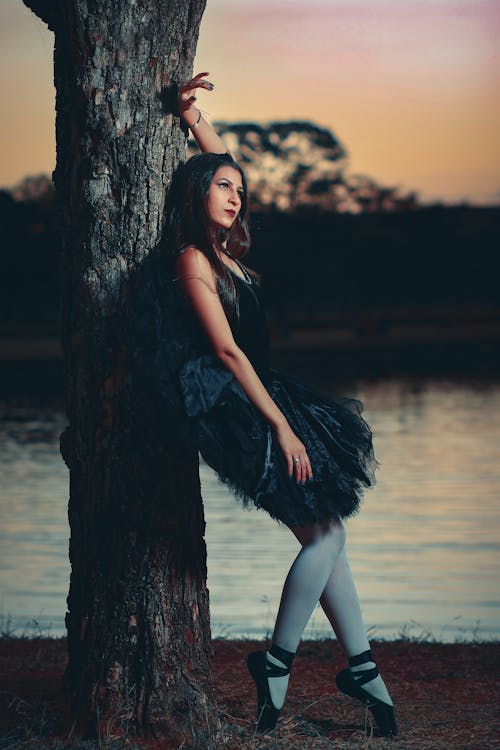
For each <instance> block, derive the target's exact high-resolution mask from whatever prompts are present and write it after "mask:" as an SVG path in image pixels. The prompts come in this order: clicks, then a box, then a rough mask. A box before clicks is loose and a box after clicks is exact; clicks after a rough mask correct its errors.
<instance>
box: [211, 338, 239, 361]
mask: <svg viewBox="0 0 500 750" xmlns="http://www.w3.org/2000/svg"><path fill="white" fill-rule="evenodd" d="M215 353H216V355H217V357H218V358H219V359H220V360H222V362H224V364H229V363H231V362H237V361H238V360H239V359H240V358H241V355H242V354H243V352H242V351H241V349H240V348H239V347H238V346H237V345H236V344H234V343H233V344H224V345H223V346H220V347H218V348H217V349H216V351H215Z"/></svg>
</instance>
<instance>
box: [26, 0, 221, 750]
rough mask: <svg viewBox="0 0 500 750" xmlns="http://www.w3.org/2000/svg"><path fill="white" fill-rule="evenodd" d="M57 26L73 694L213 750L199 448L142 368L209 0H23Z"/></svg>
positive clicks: (89, 724) (95, 711)
mask: <svg viewBox="0 0 500 750" xmlns="http://www.w3.org/2000/svg"><path fill="white" fill-rule="evenodd" d="M24 2H25V4H26V5H27V6H28V7H31V8H32V9H33V10H34V12H36V13H37V15H39V16H40V17H41V18H43V20H45V22H46V23H48V25H49V27H50V28H52V29H53V30H54V31H55V53H54V69H55V86H56V137H57V165H56V169H55V172H54V175H53V177H54V182H55V186H56V194H57V201H58V211H59V220H60V226H61V233H62V255H61V264H60V273H61V281H62V284H61V286H62V290H63V292H62V301H61V322H62V343H63V350H64V362H65V386H66V402H67V415H68V421H69V425H68V428H67V429H66V430H65V432H64V433H63V434H62V435H61V452H62V455H63V457H64V460H65V461H66V463H67V464H68V467H69V469H70V498H69V507H68V515H69V522H70V527H71V538H70V545H69V553H70V560H71V582H70V590H69V595H68V599H67V603H68V612H67V613H66V626H67V630H68V651H69V664H68V668H67V671H66V675H65V683H64V685H65V689H66V691H67V694H68V696H69V698H70V704H71V707H72V714H73V716H74V718H75V719H76V723H77V727H78V730H79V731H81V732H84V733H85V734H96V733H97V732H100V734H101V737H102V736H105V735H108V736H109V734H110V733H111V734H117V733H120V732H121V731H126V730H128V731H132V732H133V733H134V732H138V733H146V734H153V735H155V736H158V737H171V738H172V741H174V740H175V742H176V743H177V744H176V745H175V746H176V747H177V746H178V745H179V744H181V743H182V742H183V741H184V742H186V743H187V744H186V745H185V746H186V747H196V748H204V750H206V749H207V748H209V747H212V746H213V743H214V742H215V739H214V738H215V736H216V730H217V718H216V717H217V713H216V710H215V699H214V693H213V690H212V687H211V683H210V648H211V646H210V622H209V609H208V591H207V587H206V548H205V542H204V528H205V523H204V518H203V506H202V501H201V496H200V482H199V474H198V455H197V452H196V451H193V450H192V449H191V450H189V451H188V452H187V448H186V447H185V446H184V445H182V444H181V445H178V444H177V440H176V435H175V427H174V423H173V422H172V420H170V419H169V414H168V413H165V412H163V413H162V411H161V409H159V408H158V405H155V403H154V402H153V400H152V399H147V398H145V397H144V394H141V392H140V388H139V387H138V385H137V383H136V382H135V379H134V375H133V368H132V356H133V350H134V336H133V331H134V320H133V317H134V305H133V304H132V300H133V299H134V290H136V289H137V287H138V285H141V284H143V283H146V279H147V268H148V266H149V263H148V258H149V256H150V254H151V253H152V252H153V251H154V250H155V248H157V247H158V245H159V243H160V238H161V233H162V229H163V210H164V201H165V192H166V189H167V187H168V185H169V183H170V180H171V176H172V173H173V171H174V170H175V168H176V166H177V164H178V163H179V162H180V161H181V160H183V159H184V158H185V147H186V139H185V134H184V132H183V130H182V129H181V127H180V123H179V119H178V118H177V117H176V116H175V115H174V114H173V113H171V112H170V113H169V112H168V111H166V105H165V96H164V94H165V91H166V90H168V87H169V86H170V85H171V83H172V82H173V81H179V80H184V79H186V78H188V77H189V76H190V75H191V72H192V63H193V59H194V55H195V49H196V42H197V38H198V31H199V24H200V21H201V16H202V14H203V10H204V5H205V0H185V1H182V2H181V0H177V2H174V1H173V0H171V1H170V2H167V1H166V0H120V2H116V1H114V0H100V1H99V2H98V3H96V2H92V0H59V1H58V2H57V3H56V2H54V0H47V2H43V0H24Z"/></svg>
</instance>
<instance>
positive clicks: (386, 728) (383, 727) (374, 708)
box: [335, 667, 398, 737]
mask: <svg viewBox="0 0 500 750" xmlns="http://www.w3.org/2000/svg"><path fill="white" fill-rule="evenodd" d="M357 674H359V675H361V676H360V677H358V678H354V677H353V675H352V672H351V670H350V669H343V670H342V672H339V673H338V675H337V676H336V678H335V682H336V683H337V687H338V689H339V690H340V691H341V692H342V693H344V694H345V695H349V696H350V697H351V698H357V700H360V701H361V702H362V703H364V704H365V705H366V706H367V707H368V708H369V709H370V711H371V712H372V715H373V718H374V719H375V722H376V724H377V726H378V728H379V730H380V733H381V734H382V735H383V736H384V737H396V735H397V733H398V726H397V724H396V716H395V713H394V706H391V705H390V704H389V703H385V702H384V701H381V700H380V698H376V697H375V696H374V695H371V693H369V692H368V690H365V688H364V687H363V685H364V684H365V683H366V682H369V681H370V680H373V679H374V678H375V677H377V675H378V669H377V668H376V667H374V668H373V669H367V670H366V674H365V673H363V672H358V673H357Z"/></svg>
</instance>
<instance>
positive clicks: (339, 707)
mask: <svg viewBox="0 0 500 750" xmlns="http://www.w3.org/2000/svg"><path fill="white" fill-rule="evenodd" d="M259 647H262V644H257V643H255V642H250V641H243V640H242V641H239V640H238V641H229V640H217V641H214V658H213V675H214V682H215V685H216V688H217V692H218V699H219V709H220V717H221V720H222V725H223V733H222V735H221V740H220V748H221V750H222V749H223V748H224V749H225V750H250V748H252V749H258V748H266V749H267V750H299V748H300V750H323V749H326V748H332V749H333V748H338V749H339V750H341V749H342V748H350V749H351V748H363V750H368V749H370V750H371V749H372V748H373V749H375V748H380V750H383V749H385V748H392V749H393V750H403V749H404V750H417V749H418V750H427V749H428V748H433V749H434V748H442V749H443V750H444V749H446V750H490V748H500V710H499V709H500V676H499V675H500V671H499V668H500V644H499V643H472V644H439V643H422V642H418V643H417V642H412V641H407V640H401V641H394V642H380V643H374V644H373V649H374V652H375V653H376V657H377V661H378V664H379V667H380V669H381V671H382V673H383V675H384V677H385V679H386V682H387V684H388V685H389V686H390V689H391V693H392V695H393V698H394V700H395V703H396V709H397V717H398V722H399V727H400V733H399V736H398V737H397V738H396V739H393V740H389V739H383V738H377V737H376V733H374V732H373V731H372V729H371V719H370V715H369V716H368V717H366V716H365V709H364V707H363V706H362V705H361V704H360V703H358V702H357V701H353V700H352V699H350V698H348V697H346V696H343V695H342V694H340V693H339V692H338V690H337V689H336V688H335V684H334V675H335V673H336V672H337V671H339V669H342V668H343V667H344V666H345V664H344V658H343V656H342V654H341V651H340V648H339V646H338V644H337V643H336V642H334V641H333V642H332V641H306V642H303V643H302V644H301V647H300V650H299V654H298V656H297V658H296V660H295V662H294V670H293V675H292V679H291V681H290V689H289V693H288V699H287V703H286V706H285V708H284V709H283V711H282V715H281V718H280V723H279V726H278V729H277V730H275V732H273V733H272V734H270V735H267V736H257V737H255V736H254V731H253V730H254V722H253V718H254V711H255V696H254V688H253V683H252V682H251V680H250V678H249V676H248V675H247V672H246V668H245V659H246V655H247V654H248V652H249V651H251V650H253V649H255V648H259ZM65 664H66V641H65V639H63V638H61V639H44V638H34V639H17V638H5V639H3V640H1V641H0V709H1V710H0V747H2V748H8V750H21V748H23V749H25V750H27V749H28V748H30V749H34V748H82V750H83V748H86V750H90V749H91V748H94V747H95V748H97V747H98V743H95V744H94V743H89V742H85V743H84V742H80V741H79V740H77V739H76V738H74V737H73V738H72V739H71V740H68V738H67V737H65V736H64V735H63V734H61V732H60V729H59V727H60V726H61V717H62V715H63V712H64V703H63V700H62V698H61V696H60V694H59V687H60V683H61V678H62V675H63V671H64V667H65ZM365 722H366V724H365ZM367 732H368V733H367ZM100 747H102V748H112V749H113V750H119V749H121V748H129V750H132V748H136V750H137V749H138V748H144V749H146V748H152V749H153V748H154V750H166V746H162V744H161V743H159V742H156V743H154V742H151V741H148V740H144V741H139V740H137V738H135V739H134V738H132V737H123V736H122V737H121V738H119V739H118V738H116V737H104V738H102V739H101V743H100ZM168 747H169V748H170V747H171V745H169V746H168ZM180 747H182V748H183V749H184V750H187V748H186V745H180Z"/></svg>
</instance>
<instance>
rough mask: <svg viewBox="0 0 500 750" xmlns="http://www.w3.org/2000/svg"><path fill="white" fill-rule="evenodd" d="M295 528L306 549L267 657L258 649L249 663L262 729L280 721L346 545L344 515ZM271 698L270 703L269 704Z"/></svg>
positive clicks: (286, 589)
mask: <svg viewBox="0 0 500 750" xmlns="http://www.w3.org/2000/svg"><path fill="white" fill-rule="evenodd" d="M290 528H291V529H292V531H293V532H294V533H295V535H296V536H297V538H299V534H300V536H301V537H302V538H301V539H299V541H301V544H302V547H301V549H300V552H299V553H298V555H297V557H296V558H295V560H294V562H293V564H292V566H291V568H290V570H289V572H288V575H287V578H286V581H285V584H284V586H283V592H282V595H281V602H280V607H279V612H278V617H277V619H276V625H275V628H274V633H273V639H272V645H271V648H270V649H269V651H268V652H267V653H266V654H265V656H264V654H262V653H257V654H252V655H251V656H250V657H249V664H248V666H249V669H250V671H251V673H252V676H253V677H254V679H255V681H256V683H257V688H258V690H260V693H259V699H258V703H259V710H258V713H259V714H260V719H259V728H260V729H268V728H272V727H273V726H274V725H275V723H276V720H277V718H278V713H279V710H280V709H281V707H282V706H283V703H284V700H285V695H286V691H287V687H288V680H289V677H290V667H291V664H292V660H293V657H294V655H295V652H296V651H297V648H298V645H299V642H300V639H301V637H302V633H303V631H304V628H305V626H306V624H307V621H308V620H309V618H310V616H311V614H312V612H313V610H314V608H315V607H316V604H317V603H318V601H319V597H320V596H321V593H322V592H323V590H324V588H325V586H326V584H327V581H328V579H329V578H330V575H331V573H332V570H333V568H334V566H335V563H336V561H337V559H338V556H339V554H340V553H341V551H342V549H343V547H344V543H345V529H344V525H343V523H342V521H341V520H340V519H338V520H332V521H328V522H326V523H324V524H321V525H320V524H311V525H310V526H307V527H299V528H296V527H290ZM264 683H265V684H264ZM269 698H270V700H271V703H272V706H271V707H269V706H268V705H267V706H266V704H268V703H269ZM273 709H274V710H273Z"/></svg>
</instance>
